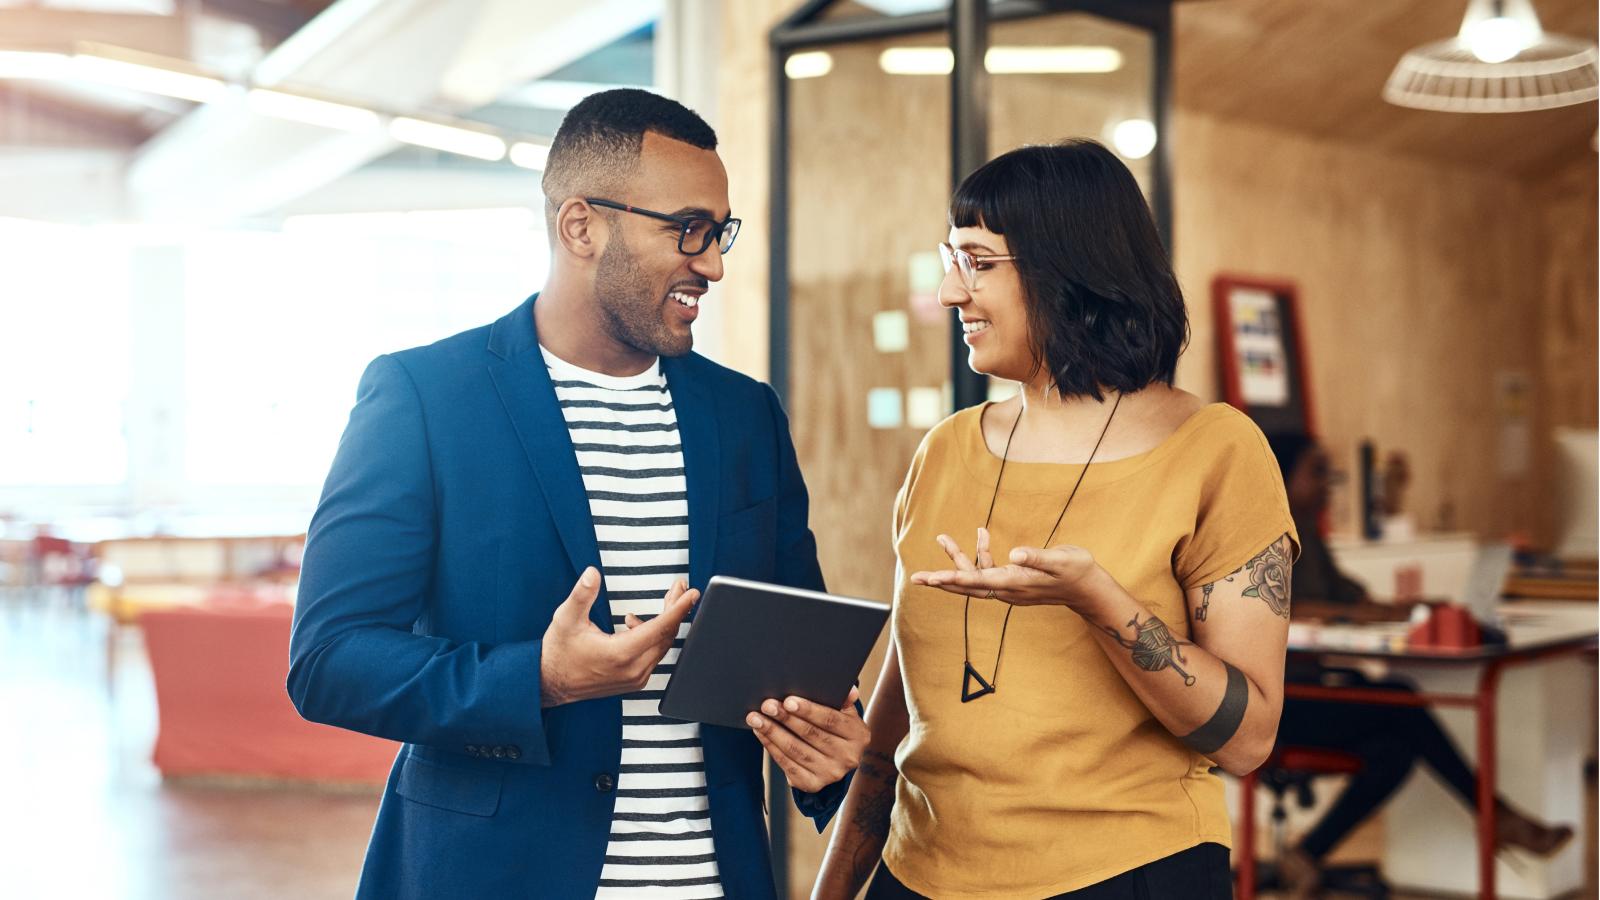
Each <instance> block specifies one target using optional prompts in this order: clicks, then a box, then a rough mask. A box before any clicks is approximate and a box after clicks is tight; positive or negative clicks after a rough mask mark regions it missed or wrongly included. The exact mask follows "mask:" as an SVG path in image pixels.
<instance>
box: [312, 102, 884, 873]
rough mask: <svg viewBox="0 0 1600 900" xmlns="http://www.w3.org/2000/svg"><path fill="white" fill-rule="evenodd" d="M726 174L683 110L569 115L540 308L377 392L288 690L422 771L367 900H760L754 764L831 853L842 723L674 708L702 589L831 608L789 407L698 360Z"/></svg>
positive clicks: (730, 225) (425, 356) (388, 837)
mask: <svg viewBox="0 0 1600 900" xmlns="http://www.w3.org/2000/svg"><path fill="white" fill-rule="evenodd" d="M715 148H716V135H715V134H714V133H713V132H712V130H711V128H710V127H709V126H707V125H706V124H705V122H703V121H702V120H701V119H700V118H699V117H698V116H696V115H695V114H694V113H692V112H690V111H689V110H687V109H685V108H684V107H682V106H680V105H679V104H677V103H675V102H672V101H670V100H666V99H664V98H661V97H658V96H655V95H653V94H650V93H647V92H644V91H636V90H618V91H608V92H605V93H601V94H596V95H594V96H592V97H590V98H588V99H587V100H585V101H583V102H582V103H580V104H579V105H578V106H576V107H574V108H573V109H572V111H571V112H570V113H569V114H568V116H567V117H566V119H565V121H564V122H563V123H562V125H561V128H560V130H559V131H558V132H557V135H556V138H555V141H554V143H553V145H552V147H551V150H550V157H549V163H548V166H547V168H546V171H545V175H544V190H545V194H546V195H547V198H548V203H547V207H546V219H547V223H548V225H549V232H550V241H551V248H552V254H553V260H552V267H551V275H550V280H549V283H548V285H547V287H546V289H545V291H544V292H543V293H542V294H539V295H536V296H534V297H532V298H530V299H529V300H527V301H526V302H524V303H523V304H522V305H521V306H520V307H518V308H517V309H516V310H514V311H513V312H511V313H510V314H509V315H507V316H506V317H504V318H502V319H501V320H499V321H498V322H495V323H494V324H493V325H490V326H488V327H486V328H480V329H476V330H474V331H468V332H465V333H463V334H460V335H457V336H455V337H452V338H448V339H446V340H444V341H441V342H439V343H437V344H433V345H431V346H428V347H422V348H417V349H413V350H407V351H404V352H402V353H397V354H393V355H389V356H384V357H380V358H379V359H378V360H376V361H375V362H373V363H372V365H371V366H370V367H369V368H368V369H367V372H366V374H365V375H364V376H363V377H362V380H361V386H360V389H359V393H358V399H357V402H356V406H355V408H354V410H353V411H352V412H351V416H350V424H349V426H348V428H347V429H346V431H345V435H344V438H343V439H342V440H341V442H340V445H339V452H338V455H337V458H336V459H335V461H334V464H333V469H332V471H331V473H330V474H329V476H328V482H327V485H326V486H325V488H324V491H323V497H322V501H321V503H320V504H319V506H318V508H317V512H316V516H315V518H314V519H313V520H312V523H311V529H310V535H309V538H308V541H307V544H306V553H305V560H304V571H303V578H302V582H301V589H300V602H299V606H298V608H297V609H296V612H295V625H294V633H293V638H292V640H291V644H290V670H289V693H290V695H291V697H292V698H293V699H294V702H295V705H296V707H297V708H298V709H299V710H300V712H301V714H302V715H304V716H305V717H306V718H308V719H311V720H313V721H317V722H325V723H328V724H332V725H337V726H340V727H344V728H350V729H353V730H356V731H361V732H365V733H368V734H375V735H379V736H382V737H387V738H392V739H394V740H399V741H403V742H405V746H404V747H403V748H402V750H401V751H400V754H399V756H398V758H397V759H396V761H395V766H394V770H393V772H392V773H391V775H390V778H389V782H388V786H387V788H386V789H385V792H384V796H383V802H382V806H381V808H380V810H379V812H378V821H377V824H376V826H375V828H374V830H373V835H372V840H371V844H370V846H369V848H368V851H367V859H366V864H365V867H364V868H363V871H362V876H361V885H360V889H359V891H358V895H359V896H361V897H372V898H385V900H387V898H394V897H418V898H423V897H426V898H438V897H471V898H474V900H479V898H485V897H494V898H502V897H539V898H567V897H571V898H592V897H643V896H652V897H675V898H699V897H720V896H731V897H739V898H746V897H755V898H761V897H772V896H773V893H774V891H773V883H772V876H771V870H770V864H769V860H768V857H767V851H766V845H765V839H764V836H765V830H764V827H763V818H762V780H761V747H762V746H765V747H767V748H768V750H769V752H771V754H772V756H773V758H774V759H776V760H778V762H779V764H780V765H781V766H783V768H784V771H785V773H786V774H787V776H788V778H789V781H790V783H791V784H792V785H793V786H794V788H795V794H796V802H797V803H798V804H799V806H800V808H801V810H802V811H803V812H805V813H806V814H807V815H809V816H811V817H812V818H813V819H815V820H816V822H817V825H818V827H819V828H820V827H822V826H823V825H825V824H826V822H827V820H828V818H829V817H830V816H831V815H832V814H833V812H834V810H835V809H836V807H837V805H838V803H839V801H840V799H841V798H842V796H843V793H844V790H843V789H844V788H845V787H846V784H847V782H848V774H849V773H850V772H851V771H852V770H853V769H854V767H855V764H856V762H857V761H858V760H859V758H860V753H861V749H862V747H864V746H865V744H866V741H867V732H866V726H865V725H863V724H862V722H861V719H860V716H859V714H858V709H857V707H856V706H854V705H853V703H852V704H847V705H846V706H845V708H843V709H828V708H825V707H819V706H816V705H814V704H809V703H806V702H804V701H799V702H794V703H793V706H792V707H791V706H790V705H789V704H790V703H791V702H793V700H794V699H795V698H785V703H784V704H782V705H780V704H779V703H777V702H776V700H772V701H768V702H766V703H764V704H763V710H764V711H765V713H766V714H765V715H763V714H762V713H761V712H756V711H752V714H751V722H752V725H753V727H754V736H752V733H751V732H746V731H738V730H732V729H725V728H718V727H715V726H709V725H707V726H701V725H696V724H693V723H681V722H677V721H675V720H671V719H665V718H662V717H661V716H660V715H659V710H658V708H657V704H658V700H659V698H660V695H661V689H662V686H663V685H664V684H665V682H666V680H667V677H668V676H669V675H670V673H671V671H672V668H673V665H674V663H675V662H676V659H677V656H678V653H679V648H681V646H682V644H683V637H684V635H685V634H686V633H687V629H688V627H689V622H690V619H691V612H692V607H693V604H694V601H695V599H696V598H697V597H698V595H699V588H700V587H703V586H704V585H705V583H706V582H707V581H708V580H709V579H710V577H711V576H712V575H713V574H726V575H737V576H743V577H747V578H755V579H761V580H766V581H774V582H779V583H783V584H788V585H793V586H797V587H805V588H811V589H821V587H822V575H821V571H820V569H819V567H818V564H817V557H816V544H815V540H814V539H813V537H812V534H811V532H810V530H809V528H808V527H807V503H808V501H807V496H806V490H805V485H804V484H803V482H802V481H801V478H800V471H799V469H798V466H797V465H796V462H795V455H794V448H793V444H792V442H791V440H790V437H789V432H788V423H787V419H786V418H785V416H784V414H783V411H782V409H781V408H780V407H779V405H778V402H777V398H776V396H775V395H774V394H773V393H772V391H771V389H769V388H767V387H765V386H763V385H761V384H759V383H757V382H755V381H753V380H751V379H749V378H746V377H744V376H742V375H738V374H736V373H734V372H731V371H729V370H727V369H724V368H722V367H720V366H717V365H715V364H713V363H711V362H709V361H707V360H705V359H704V358H701V357H699V356H696V355H693V354H692V353H691V352H690V350H691V347H692V346H693V342H694V338H693V334H692V331H691V326H692V324H693V322H694V319H695V317H696V315H697V313H698V305H699V301H700V298H701V297H702V296H703V295H704V294H705V292H706V289H707V288H708V287H709V285H710V282H713V281H717V280H719V279H720V278H721V277H722V271H723V269H722V258H721V254H722V253H723V252H726V251H727V250H728V249H729V247H731V245H732V243H733V238H734V236H735V235H736V234H737V230H738V220H736V219H732V218H730V210H729V205H728V182H727V174H726V172H725V171H724V169H723V166H722V163H721V160H720V159H719V158H718V156H717V154H716V152H715ZM690 585H693V586H694V587H690ZM851 699H852V701H853V700H854V696H853V695H852V698H851ZM758 740H759V742H760V743H758Z"/></svg>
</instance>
